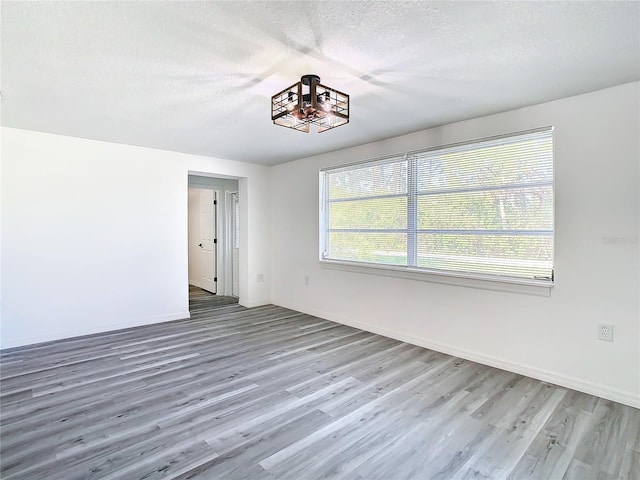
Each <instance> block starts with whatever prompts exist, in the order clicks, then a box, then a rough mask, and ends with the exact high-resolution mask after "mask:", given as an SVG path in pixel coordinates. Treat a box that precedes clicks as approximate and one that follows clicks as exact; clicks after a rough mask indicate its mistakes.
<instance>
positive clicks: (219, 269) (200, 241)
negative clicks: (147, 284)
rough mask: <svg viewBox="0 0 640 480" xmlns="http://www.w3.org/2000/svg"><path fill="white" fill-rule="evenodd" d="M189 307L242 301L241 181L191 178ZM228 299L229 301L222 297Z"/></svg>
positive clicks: (189, 204)
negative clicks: (239, 184) (240, 287)
mask: <svg viewBox="0 0 640 480" xmlns="http://www.w3.org/2000/svg"><path fill="white" fill-rule="evenodd" d="M188 192H189V193H188V195H189V201H188V224H189V225H188V268H189V272H188V280H189V304H190V310H191V307H192V306H194V305H196V308H199V307H201V306H202V305H203V302H204V304H207V305H210V306H211V307H213V306H217V305H220V304H226V303H228V302H226V301H224V300H225V298H226V299H228V300H229V301H230V302H235V303H237V302H238V297H239V283H240V282H239V280H240V279H239V255H240V251H239V235H238V234H239V230H240V228H239V226H240V225H239V219H240V210H239V208H238V205H239V200H238V180H236V179H229V178H216V177H208V176H200V175H191V174H190V175H189V176H188ZM221 297H225V298H221Z"/></svg>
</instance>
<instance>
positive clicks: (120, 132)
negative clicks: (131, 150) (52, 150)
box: [0, 1, 640, 165]
mask: <svg viewBox="0 0 640 480" xmlns="http://www.w3.org/2000/svg"><path fill="white" fill-rule="evenodd" d="M1 8H2V24H1V26H2V57H1V68H2V71H1V86H0V88H1V91H2V104H1V106H2V124H3V125H5V126H9V127H15V128H23V129H29V130H38V131H43V132H50V133H57V134H62V135H69V136H74V137H83V138H89V139H96V140H105V141H109V142H117V143H124V144H130V145H140V146H146V147H153V148H159V149H165V150H173V151H178V152H186V153H194V154H200V155H208V156H213V157H218V158H226V159H232V160H240V161H248V162H254V163H262V164H267V165H274V164H278V163H283V162H286V161H290V160H294V159H298V158H303V157H307V156H311V155H315V154H319V153H324V152H328V151H332V150H336V149H340V148H345V147H349V146H353V145H359V144H362V143H366V142H370V141H374V140H380V139H383V138H389V137H392V136H396V135H400V134H404V133H409V132H414V131H417V130H422V129H425V128H429V127H433V126H437V125H443V124H447V123H450V122H453V121H458V120H464V119H469V118H474V117H478V116H482V115H487V114H492V113H497V112H501V111H505V110H511V109H514V108H518V107H523V106H527V105H532V104H536V103H541V102H545V101H549V100H553V99H557V98H562V97H567V96H571V95H576V94H580V93H584V92H588V91H593V90H597V89H600V88H605V87H609V86H613V85H618V84H622V83H627V82H630V81H634V80H638V79H640V3H639V2H636V1H633V2H606V1H595V2H552V1H548V2H524V1H513V2H498V1H489V2H430V1H422V2H396V1H383V2H376V1H367V2H355V1H347V2H337V1H336V2H327V1H317V2H294V1H292V2H275V1H272V2H246V1H225V2H222V1H221V2H106V1H100V2H45V1H41V2H25V1H17V2H10V1H2V4H1ZM306 73H315V74H318V75H320V77H321V78H322V83H324V84H326V85H328V86H330V87H333V88H336V89H337V90H340V91H343V92H345V93H348V94H349V95H350V96H351V119H350V123H349V124H348V125H346V126H343V127H339V128H336V129H335V130H330V131H327V132H323V133H321V134H318V133H316V132H315V131H312V132H311V133H308V134H305V133H301V132H297V131H294V130H290V129H286V128H283V127H279V126H276V125H273V123H272V122H271V118H270V98H271V95H273V94H275V93H277V92H278V91H280V90H282V89H284V88H286V87H288V86H289V85H291V84H293V83H295V82H297V81H298V80H299V78H300V76H301V75H303V74H306Z"/></svg>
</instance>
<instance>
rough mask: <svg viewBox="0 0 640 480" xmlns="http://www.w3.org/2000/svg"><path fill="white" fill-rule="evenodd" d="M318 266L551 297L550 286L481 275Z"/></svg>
mask: <svg viewBox="0 0 640 480" xmlns="http://www.w3.org/2000/svg"><path fill="white" fill-rule="evenodd" d="M320 266H321V267H323V268H327V269H331V270H341V271H345V272H352V273H361V274H366V275H382V276H386V277H396V278H404V279H407V280H417V281H422V282H430V283H439V284H443V285H453V286H458V287H466V288H477V289H481V290H494V291H499V292H508V293H520V294H525V295H535V296H540V297H550V296H551V289H552V287H553V285H552V284H549V282H545V281H542V280H541V281H536V280H524V279H523V280H518V279H513V278H487V277H483V276H482V275H473V274H455V273H446V272H426V271H421V270H416V269H411V268H407V267H396V266H391V265H374V264H365V263H355V262H344V261H338V260H320Z"/></svg>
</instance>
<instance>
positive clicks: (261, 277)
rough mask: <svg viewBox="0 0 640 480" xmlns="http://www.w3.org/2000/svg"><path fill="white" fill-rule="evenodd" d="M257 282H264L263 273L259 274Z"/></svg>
mask: <svg viewBox="0 0 640 480" xmlns="http://www.w3.org/2000/svg"><path fill="white" fill-rule="evenodd" d="M256 282H258V283H260V282H264V275H263V274H262V273H259V274H258V275H256Z"/></svg>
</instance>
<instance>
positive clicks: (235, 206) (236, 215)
mask: <svg viewBox="0 0 640 480" xmlns="http://www.w3.org/2000/svg"><path fill="white" fill-rule="evenodd" d="M231 221H232V223H233V228H232V229H231V247H232V248H231V249H232V251H233V261H232V266H231V278H232V279H233V281H232V284H231V285H232V286H231V294H232V295H233V296H234V297H239V296H240V274H239V272H240V206H239V203H238V194H237V193H232V194H231Z"/></svg>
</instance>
